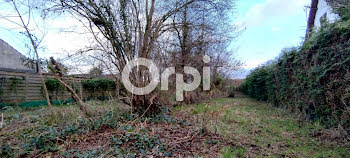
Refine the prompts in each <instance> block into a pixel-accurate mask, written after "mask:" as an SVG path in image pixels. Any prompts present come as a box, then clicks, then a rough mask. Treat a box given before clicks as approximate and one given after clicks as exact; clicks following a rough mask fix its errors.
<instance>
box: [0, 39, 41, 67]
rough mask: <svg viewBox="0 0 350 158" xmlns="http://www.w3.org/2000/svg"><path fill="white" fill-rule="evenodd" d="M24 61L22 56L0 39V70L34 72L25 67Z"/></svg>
mask: <svg viewBox="0 0 350 158" xmlns="http://www.w3.org/2000/svg"><path fill="white" fill-rule="evenodd" d="M25 59H26V57H25V56H24V55H23V54H21V53H20V52H18V51H17V50H16V49H14V48H13V47H12V46H10V45H9V44H8V43H6V42H5V41H3V40H2V39H0V69H7V70H11V69H12V70H19V71H31V72H35V70H34V69H31V68H29V67H27V66H25V62H24V60H25Z"/></svg>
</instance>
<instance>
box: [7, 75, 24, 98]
mask: <svg viewBox="0 0 350 158" xmlns="http://www.w3.org/2000/svg"><path fill="white" fill-rule="evenodd" d="M24 80H25V77H22V78H17V77H11V78H9V82H10V88H11V91H12V92H14V93H16V94H17V87H18V85H19V84H21V83H22V82H23V81H24Z"/></svg>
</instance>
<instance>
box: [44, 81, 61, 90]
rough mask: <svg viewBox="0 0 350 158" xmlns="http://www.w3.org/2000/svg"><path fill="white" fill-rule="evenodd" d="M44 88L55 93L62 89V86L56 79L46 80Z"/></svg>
mask: <svg viewBox="0 0 350 158" xmlns="http://www.w3.org/2000/svg"><path fill="white" fill-rule="evenodd" d="M45 84H46V88H47V90H48V91H49V92H57V91H59V90H62V89H64V86H63V85H62V83H61V82H60V81H58V80H57V79H48V80H46V81H45Z"/></svg>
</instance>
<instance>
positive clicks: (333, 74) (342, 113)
mask: <svg viewBox="0 0 350 158" xmlns="http://www.w3.org/2000/svg"><path fill="white" fill-rule="evenodd" d="M348 17H350V16H348ZM349 38H350V18H347V17H344V18H343V19H342V20H341V21H338V22H336V23H332V24H330V23H328V22H327V21H324V22H323V25H322V27H321V28H320V29H318V30H316V31H314V32H313V33H312V36H311V37H310V38H309V39H307V40H306V41H305V43H304V44H303V46H301V47H298V48H291V49H286V50H284V51H283V52H282V54H281V56H280V57H279V58H278V59H276V60H274V61H272V62H269V63H267V64H265V65H264V66H260V67H259V68H257V69H255V70H254V71H252V72H251V74H250V75H249V76H248V77H247V78H246V80H245V81H244V83H243V85H242V86H241V88H240V89H241V90H242V91H243V92H245V93H247V94H249V95H250V96H251V97H254V98H256V99H258V100H264V101H268V102H269V103H271V104H272V105H273V106H275V107H281V108H286V109H289V110H291V111H292V112H296V113H299V114H303V115H304V116H305V117H306V118H307V119H308V120H311V121H319V122H321V123H323V124H324V125H326V126H328V127H335V126H338V125H341V126H342V127H343V128H344V129H346V130H347V131H350V39H349Z"/></svg>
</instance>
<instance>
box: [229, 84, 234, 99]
mask: <svg viewBox="0 0 350 158" xmlns="http://www.w3.org/2000/svg"><path fill="white" fill-rule="evenodd" d="M235 94H236V87H235V86H231V87H230V88H229V90H228V97H231V98H234V97H235Z"/></svg>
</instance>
